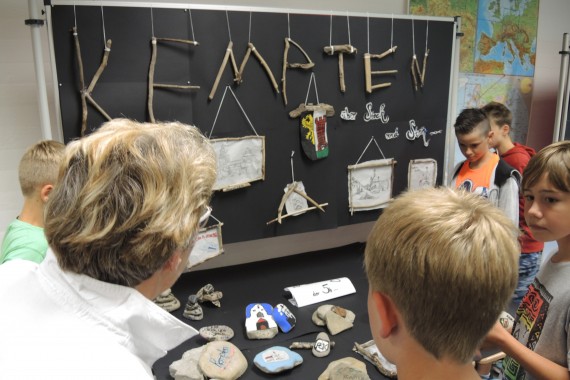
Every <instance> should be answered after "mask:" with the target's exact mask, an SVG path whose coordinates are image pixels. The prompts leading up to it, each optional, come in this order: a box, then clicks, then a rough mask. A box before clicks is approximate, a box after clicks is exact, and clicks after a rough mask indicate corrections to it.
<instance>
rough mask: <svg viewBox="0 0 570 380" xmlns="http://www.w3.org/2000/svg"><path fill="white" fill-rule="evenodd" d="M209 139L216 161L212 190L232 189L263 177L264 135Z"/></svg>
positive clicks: (247, 184)
mask: <svg viewBox="0 0 570 380" xmlns="http://www.w3.org/2000/svg"><path fill="white" fill-rule="evenodd" d="M210 141H211V143H212V146H213V147H214V150H215V152H216V157H217V161H218V177H217V178H216V183H215V184H214V190H223V191H229V190H234V189H238V188H241V187H246V186H249V185H250V183H251V182H253V181H259V180H264V179H265V136H245V137H238V138H222V139H211V140H210Z"/></svg>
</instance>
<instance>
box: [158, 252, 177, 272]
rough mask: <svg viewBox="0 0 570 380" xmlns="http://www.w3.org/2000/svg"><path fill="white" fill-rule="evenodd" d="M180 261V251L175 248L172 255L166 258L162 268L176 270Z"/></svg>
mask: <svg viewBox="0 0 570 380" xmlns="http://www.w3.org/2000/svg"><path fill="white" fill-rule="evenodd" d="M181 262H182V257H181V255H180V251H179V250H175V251H174V253H173V254H172V256H170V257H169V258H168V260H166V262H165V263H164V265H163V266H162V268H163V269H165V270H167V271H171V272H175V271H176V270H178V266H179V265H180V263H181Z"/></svg>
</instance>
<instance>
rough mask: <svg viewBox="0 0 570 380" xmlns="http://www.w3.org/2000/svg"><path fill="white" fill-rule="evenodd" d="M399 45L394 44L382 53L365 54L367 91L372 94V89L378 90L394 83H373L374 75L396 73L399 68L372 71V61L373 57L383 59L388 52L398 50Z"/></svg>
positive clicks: (391, 52)
mask: <svg viewBox="0 0 570 380" xmlns="http://www.w3.org/2000/svg"><path fill="white" fill-rule="evenodd" d="M397 48H398V46H393V47H391V48H390V49H388V50H386V51H385V52H383V53H381V54H370V53H365V54H364V81H365V89H366V92H367V93H369V94H371V93H372V91H374V90H377V89H379V88H384V87H388V86H391V85H392V83H380V84H376V85H372V75H387V74H395V73H397V72H398V70H383V71H372V63H371V59H382V58H384V57H386V56H387V55H388V54H393V53H395V52H396V49H397Z"/></svg>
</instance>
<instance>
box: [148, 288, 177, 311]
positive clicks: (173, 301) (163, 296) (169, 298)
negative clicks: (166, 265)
mask: <svg viewBox="0 0 570 380" xmlns="http://www.w3.org/2000/svg"><path fill="white" fill-rule="evenodd" d="M153 301H154V303H155V304H157V305H158V306H160V307H161V308H162V309H164V310H166V311H168V312H172V311H174V310H178V309H179V308H180V301H179V300H178V298H176V297H175V296H174V294H172V291H171V290H170V289H166V290H165V291H164V292H162V293H160V295H159V296H158V297H156V298H155V299H154V300H153Z"/></svg>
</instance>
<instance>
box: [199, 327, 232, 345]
mask: <svg viewBox="0 0 570 380" xmlns="http://www.w3.org/2000/svg"><path fill="white" fill-rule="evenodd" d="M200 336H201V337H202V338H204V339H206V340H207V341H210V342H212V341H215V340H230V339H232V338H233V337H234V330H232V328H231V327H229V326H226V325H212V326H204V327H202V328H201V329H200Z"/></svg>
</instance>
